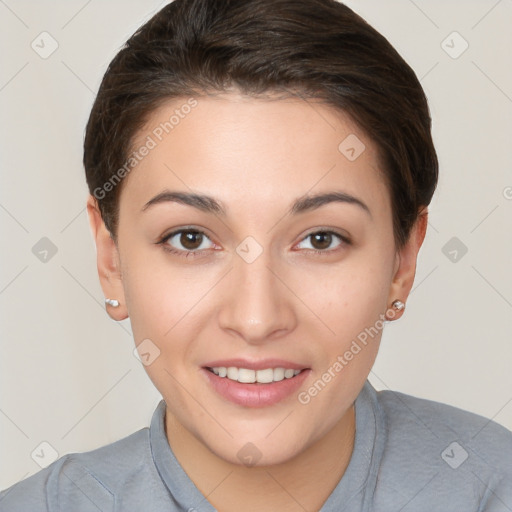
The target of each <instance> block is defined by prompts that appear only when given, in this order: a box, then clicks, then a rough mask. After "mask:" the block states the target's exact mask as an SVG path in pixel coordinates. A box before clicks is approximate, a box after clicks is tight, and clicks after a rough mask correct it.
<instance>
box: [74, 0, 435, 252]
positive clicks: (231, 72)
mask: <svg viewBox="0 0 512 512" xmlns="http://www.w3.org/2000/svg"><path fill="white" fill-rule="evenodd" d="M233 88H236V89H238V90H239V91H240V92H242V93H243V94H246V95H252V96H254V97H258V96H262V95H264V94H266V93H269V92H276V93H281V94H288V95H296V96H300V97H303V98H315V99H319V100H321V101H323V102H325V103H326V104H328V105H330V106H333V107H334V108H336V109H338V110H340V111H342V112H345V113H347V114H348V115H349V116H350V117H351V118H352V119H353V120H354V121H355V122H356V123H357V125H358V126H360V127H361V129H362V130H363V131H364V132H365V133H366V134H367V135H368V136H369V138H370V139H371V140H372V141H373V142H374V143H375V144H376V145H377V148H378V150H379V154H380V157H381V160H382V163H383V166H384V168H383V171H384V173H385V176H386V179H387V183H388V188H389V191H390V194H391V202H392V209H393V228H394V236H395V244H396V246H397V247H402V246H403V244H404V243H405V242H406V241H407V239H408V237H409V234H410V230H411V228H412V226H413V224H414V222H415V221H416V220H417V218H418V211H419V210H420V208H421V207H422V206H427V205H428V204H429V203H430V201H431V199H432V195H433V193H434V190H435V188H436V185H437V179H438V161H437V155H436V152H435V148H434V145H433V141H432V136H431V119H430V113H429V109H428V104H427V99H426V97H425V94H424V92H423V89H422V87H421V85H420V82H419V81H418V79H417V77H416V75H415V73H414V71H413V70H412V69H411V68H410V67H409V66H408V65H407V63H406V62H405V61H404V60H403V59H402V57H400V55H399V54H398V53H397V51H396V50H395V49H394V48H393V47H392V46H391V44H390V43H389V42H388V41H387V40H386V39H385V38H384V37H383V36H382V35H381V34H380V33H379V32H377V31H376V30H375V29H374V28H372V27H371V26H370V25H369V24H368V23H366V22H365V21H364V20H363V19H362V18H361V17H360V16H358V15H357V14H355V13H354V12H353V11H352V10H351V9H349V8H348V7H347V6H345V5H343V4H342V3H340V2H337V1H335V0H175V1H173V2H172V3H170V4H168V5H166V6H165V7H164V8H163V9H161V10H160V11H159V12H158V13H157V14H156V15H155V16H153V17H152V18H151V19H150V20H149V21H148V22H147V23H145V24H144V25H143V26H142V27H141V28H139V29H138V30H137V31H136V32H135V34H133V36H132V37H131V38H130V39H129V40H128V41H127V43H126V44H125V46H124V47H123V48H122V49H121V50H120V51H119V53H118V54H117V55H116V56H115V58H114V59H113V60H112V62H111V63H110V65H109V67H108V69H107V71H106V73H105V76H104V77H103V81H102V83H101V86H100V89H99V92H98V95H97V97H96V100H95V102H94V105H93V108H92V111H91V115H90V118H89V121H88V123H87V128H86V135H85V142H84V166H85V172H86V177H87V183H88V186H89V190H90V192H91V194H93V195H95V197H96V198H97V199H98V204H99V208H100V211H101V215H102V217H103V220H104V222H105V225H106V226H107V228H108V229H109V231H110V233H111V234H112V236H113V238H114V239H115V238H116V230H117V223H118V210H119V208H118V202H119V195H120V191H121V189H122V186H121V185H122V183H119V186H115V185H116V183H113V182H112V177H114V176H115V173H116V170H118V169H121V168H122V167H123V165H124V166H125V169H126V161H127V158H128V156H129V154H130V151H131V149H132V144H133V141H134V138H135V136H136V134H137V132H138V131H139V130H140V129H141V128H142V127H143V126H144V124H145V123H146V122H147V119H148V117H149V116H150V114H151V113H152V112H153V111H154V110H155V109H157V108H158V107H159V106H160V105H161V104H162V103H163V102H164V101H167V100H169V99H171V98H177V97H187V96H191V95H198V96H200V95H201V94H203V95H204V94H207V93H209V92H224V91H228V90H229V89H233ZM340 142H341V141H340ZM121 174H122V175H123V176H124V175H125V173H121ZM117 178H118V179H120V176H119V175H117ZM108 183H110V186H108V187H106V186H105V184H108ZM98 191H101V194H99V193H98Z"/></svg>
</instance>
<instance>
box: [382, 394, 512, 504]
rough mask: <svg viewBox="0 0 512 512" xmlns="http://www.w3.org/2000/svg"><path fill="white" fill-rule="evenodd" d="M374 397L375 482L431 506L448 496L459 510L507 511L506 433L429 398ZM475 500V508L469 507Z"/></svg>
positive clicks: (511, 439)
mask: <svg viewBox="0 0 512 512" xmlns="http://www.w3.org/2000/svg"><path fill="white" fill-rule="evenodd" d="M375 396H376V402H377V403H378V410H379V411H380V414H381V417H382V424H383V426H384V430H385V435H384V436H383V438H384V439H385V441H384V447H383V452H382V462H381V468H380V471H381V473H382V474H381V476H382V482H381V483H383V484H384V485H386V486H388V487H389V488H391V489H394V490H395V492H398V491H397V490H398V489H401V490H403V489H409V488H410V490H411V493H412V492H413V491H414V492H418V493H420V494H419V495H421V494H423V495H424V496H425V499H426V500H428V501H430V503H431V505H433V503H434V502H435V501H436V500H442V499H443V497H444V498H445V499H448V497H449V503H456V504H457V505H460V506H462V507H464V506H467V507H468V508H466V509H465V510H482V511H483V510H489V511H490V510H493V511H494V510H502V509H501V508H500V507H502V506H503V504H506V506H508V507H509V508H510V509H512V432H510V431H509V430H507V429H506V428H505V427H503V426H501V425H499V424H497V423H496V422H494V421H492V420H490V419H487V418H484V417H482V416H479V415H477V414H474V413H471V412H468V411H464V410H462V409H459V408H456V407H453V406H449V405H446V404H441V403H438V402H434V401H431V400H425V399H421V398H416V397H413V396H409V395H406V394H403V393H398V392H394V391H380V392H376V395H375ZM420 489H421V492H420ZM400 492H401V491H400ZM416 499H418V498H416ZM446 503H447V502H445V504H446ZM475 503H476V504H477V505H478V506H479V507H481V508H469V507H470V504H471V505H474V504H475ZM466 504H467V505H466ZM493 504H494V505H493ZM441 509H442V508H440V510H441ZM462 509H463V508H460V510H462ZM431 510H438V509H437V508H436V507H435V506H432V508H431ZM504 510H506V508H505V509H504Z"/></svg>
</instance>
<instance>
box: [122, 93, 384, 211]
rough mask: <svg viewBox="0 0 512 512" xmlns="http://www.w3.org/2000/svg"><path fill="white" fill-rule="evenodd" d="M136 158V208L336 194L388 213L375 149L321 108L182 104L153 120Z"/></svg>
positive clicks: (130, 179)
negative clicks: (184, 194)
mask: <svg viewBox="0 0 512 512" xmlns="http://www.w3.org/2000/svg"><path fill="white" fill-rule="evenodd" d="M144 147H146V148H148V149H144ZM132 151H133V153H138V154H139V156H138V159H137V162H136V165H134V167H133V168H132V170H131V171H130V173H129V175H128V176H127V177H126V178H125V179H126V180H127V183H125V184H124V186H123V189H126V190H123V193H122V196H125V197H126V196H127V197H129V199H130V202H135V203H138V204H144V203H145V201H147V200H149V199H150V198H151V197H152V196H153V195H155V194H157V193H159V192H161V190H162V188H170V189H179V190H184V191H187V190H188V191H190V190H192V189H193V190H194V191H200V192H202V193H204V192H208V194H209V195H212V196H215V197H219V198H220V199H221V200H222V199H225V200H226V201H229V202H233V201H235V200H236V201H239V202H240V204H242V205H243V204H252V205H254V203H256V202H257V201H260V204H262V203H261V202H262V201H266V202H268V203H273V204H275V203H276V202H277V203H280V202H283V201H286V202H288V200H289V199H290V198H292V197H293V198H296V197H299V196H302V195H304V194H306V193H308V192H309V191H311V192H320V191H323V190H327V189H332V188H333V187H334V188H338V189H339V188H342V189H343V190H344V191H345V192H347V193H352V194H354V195H361V194H363V195H364V197H365V198H366V200H367V201H368V202H371V203H375V202H379V201H380V202H381V203H382V205H381V206H382V208H386V207H389V204H388V203H389V197H387V196H388V194H387V189H386V186H385V177H384V174H383V170H382V168H381V166H380V163H379V155H378V151H377V148H376V146H375V144H374V143H373V141H371V140H370V139H369V138H368V137H367V135H366V134H365V133H364V132H363V131H362V130H361V129H360V128H359V127H358V126H357V125H356V124H355V123H354V122H353V121H352V120H351V118H350V117H349V116H347V115H345V114H343V113H342V112H340V111H338V110H336V109H334V108H333V107H330V106H327V105H325V104H323V103H321V102H319V101H313V100H307V101H306V100H303V99H301V98H296V97H291V98H285V99H283V98H281V99H275V98H265V99H261V98H251V97H247V96H242V95H240V94H235V93H232V94H223V95H217V96H198V97H194V98H188V97H186V98H175V99H173V100H171V101H168V102H166V103H165V104H163V105H162V106H160V107H159V108H158V109H157V110H155V111H154V112H153V113H152V114H151V116H150V117H149V118H148V121H147V123H146V125H145V127H144V128H143V129H142V130H140V131H139V133H138V134H137V136H136V137H135V139H134V142H133V144H132ZM140 153H144V156H142V157H140Z"/></svg>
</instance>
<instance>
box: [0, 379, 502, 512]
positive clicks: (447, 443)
mask: <svg viewBox="0 0 512 512" xmlns="http://www.w3.org/2000/svg"><path fill="white" fill-rule="evenodd" d="M164 416H165V402H164V401H161V402H160V404H159V405H158V407H157V409H156V410H155V413H154V415H153V418H152V420H151V426H150V428H144V429H142V430H139V431H138V432H135V433H134V434H132V435H130V436H128V437H126V438H124V439H121V440H120V441H117V442H115V443H112V444H109V445H107V446H104V447H102V448H99V449H97V450H93V451H90V452H85V453H73V454H68V455H65V456H63V457H61V458H60V459H59V460H57V461H55V462H54V463H53V464H51V465H50V466H48V467H47V468H46V469H43V470H41V471H39V472H38V473H36V474H35V475H32V476H31V477H29V478H27V479H25V480H23V481H21V482H19V483H17V484H15V485H14V486H12V487H10V488H9V489H6V490H4V491H3V492H1V493H0V511H2V512H43V511H44V512H57V511H59V512H64V511H66V512H67V511H73V512H89V511H91V512H92V511H94V512H98V511H103V512H107V511H108V512H110V511H127V512H131V511H133V512H135V511H137V512H140V511H143V510H148V511H151V512H159V511H166V512H171V511H172V512H177V511H179V512H213V511H214V510H215V509H214V508H213V507H212V505H211V504H210V503H209V502H208V501H207V500H206V498H205V497H204V496H203V495H202V494H201V493H200V492H199V490H198V489H197V488H196V487H195V485H194V484H193V483H192V481H191V480H190V479H189V478H188V476H187V475H186V473H185V472H184V471H183V469H182V468H181V466H180V464H179V463H178V461H177V460H176V458H175V457H174V455H173V453H172V450H171V448H170V446H169V444H168V442H167V438H166V436H165V430H164ZM466 456H467V457H466ZM340 511H350V512H362V511H365V512H368V511H375V512H399V511H401V512H423V511H425V512H450V511H454V512H473V511H474V512H477V511H478V512H482V511H487V512H512V432H509V431H508V430H507V429H505V428H503V427H501V426H499V425H498V424H496V423H494V422H492V421H489V420H487V419H485V418H482V417H480V416H477V415H475V414H471V413H468V412H465V411H462V410H460V409H456V408H454V407H450V406H447V405H443V404H439V403H436V402H431V401H428V400H422V399H418V398H414V397H411V396H407V395H404V394H402V393H396V392H393V391H381V392H376V391H375V390H374V389H373V387H372V386H371V385H370V384H369V383H368V382H367V383H366V384H365V386H364V388H363V390H362V391H361V393H360V394H359V396H358V398H357V400H356V439H355V446H354V452H353V454H352V458H351V460H350V464H349V466H348V468H347V470H346V472H345V474H344V476H343V478H342V479H341V480H340V482H339V483H338V485H337V487H336V488H335V489H334V491H333V492H332V494H331V495H330V496H329V498H328V499H327V501H326V502H325V504H324V506H323V507H322V509H321V512H340Z"/></svg>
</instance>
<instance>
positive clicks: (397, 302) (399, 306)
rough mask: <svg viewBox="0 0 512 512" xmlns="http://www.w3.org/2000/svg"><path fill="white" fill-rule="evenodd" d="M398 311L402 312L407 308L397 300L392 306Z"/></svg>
mask: <svg viewBox="0 0 512 512" xmlns="http://www.w3.org/2000/svg"><path fill="white" fill-rule="evenodd" d="M391 305H392V306H393V307H394V308H395V309H396V310H397V311H402V309H404V308H405V304H404V303H403V302H402V301H401V300H395V301H394V302H393V304H391Z"/></svg>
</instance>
